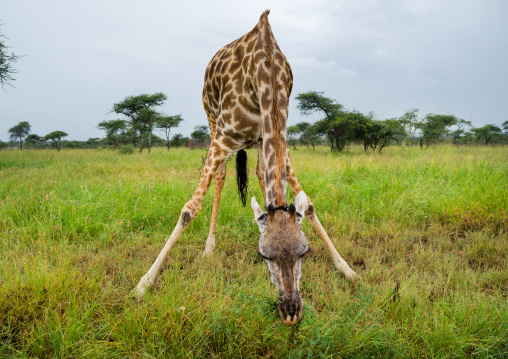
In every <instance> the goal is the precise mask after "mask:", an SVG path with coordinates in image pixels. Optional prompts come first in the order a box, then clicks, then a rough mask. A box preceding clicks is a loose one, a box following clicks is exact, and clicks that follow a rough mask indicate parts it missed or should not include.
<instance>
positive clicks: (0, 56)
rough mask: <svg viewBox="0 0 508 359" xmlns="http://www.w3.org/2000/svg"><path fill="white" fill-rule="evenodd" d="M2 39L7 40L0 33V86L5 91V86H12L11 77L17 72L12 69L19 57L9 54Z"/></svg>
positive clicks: (7, 47) (12, 79)
mask: <svg viewBox="0 0 508 359" xmlns="http://www.w3.org/2000/svg"><path fill="white" fill-rule="evenodd" d="M1 26H2V24H1V23H0V27H1ZM4 39H7V38H6V37H5V36H4V35H3V34H2V33H1V32H0V85H1V86H2V89H4V90H5V85H10V86H12V84H11V81H14V80H15V79H14V77H12V75H13V74H15V73H17V71H16V70H15V69H14V67H13V64H14V63H15V62H16V61H18V59H19V56H18V55H15V54H14V53H13V52H11V53H10V54H9V49H10V47H9V46H7V45H6V44H5V41H4Z"/></svg>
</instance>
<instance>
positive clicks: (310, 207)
mask: <svg viewBox="0 0 508 359" xmlns="http://www.w3.org/2000/svg"><path fill="white" fill-rule="evenodd" d="M313 214H314V206H313V205H312V204H309V205H308V206H307V209H306V210H305V215H306V216H307V217H311V216H312V215H313Z"/></svg>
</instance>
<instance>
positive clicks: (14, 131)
mask: <svg viewBox="0 0 508 359" xmlns="http://www.w3.org/2000/svg"><path fill="white" fill-rule="evenodd" d="M30 129H31V126H30V124H29V123H28V122H27V121H22V122H20V123H18V124H17V125H16V126H13V127H11V128H9V131H8V132H9V133H10V139H11V140H14V141H15V140H18V141H19V149H20V150H23V139H24V138H25V137H26V136H27V135H28V134H29V133H30Z"/></svg>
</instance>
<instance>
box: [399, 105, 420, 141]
mask: <svg viewBox="0 0 508 359" xmlns="http://www.w3.org/2000/svg"><path fill="white" fill-rule="evenodd" d="M419 111H420V110H418V109H417V108H410V109H409V110H406V112H404V114H403V115H402V116H401V117H400V118H399V121H400V123H401V125H402V126H403V127H404V130H405V134H406V138H407V142H408V143H409V145H410V146H412V145H413V143H414V141H415V136H416V131H417V130H418V124H419V123H420V120H419V119H418V112H419Z"/></svg>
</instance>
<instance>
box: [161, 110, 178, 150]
mask: <svg viewBox="0 0 508 359" xmlns="http://www.w3.org/2000/svg"><path fill="white" fill-rule="evenodd" d="M182 121H183V118H182V115H174V116H159V117H158V118H157V120H156V122H157V123H156V126H157V128H158V129H160V130H162V132H163V133H164V136H165V137H166V146H167V148H168V151H169V144H170V139H169V133H170V132H171V129H172V128H174V127H178V125H180V122H182ZM180 136H181V135H180ZM173 138H174V137H173ZM177 147H178V146H177Z"/></svg>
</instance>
